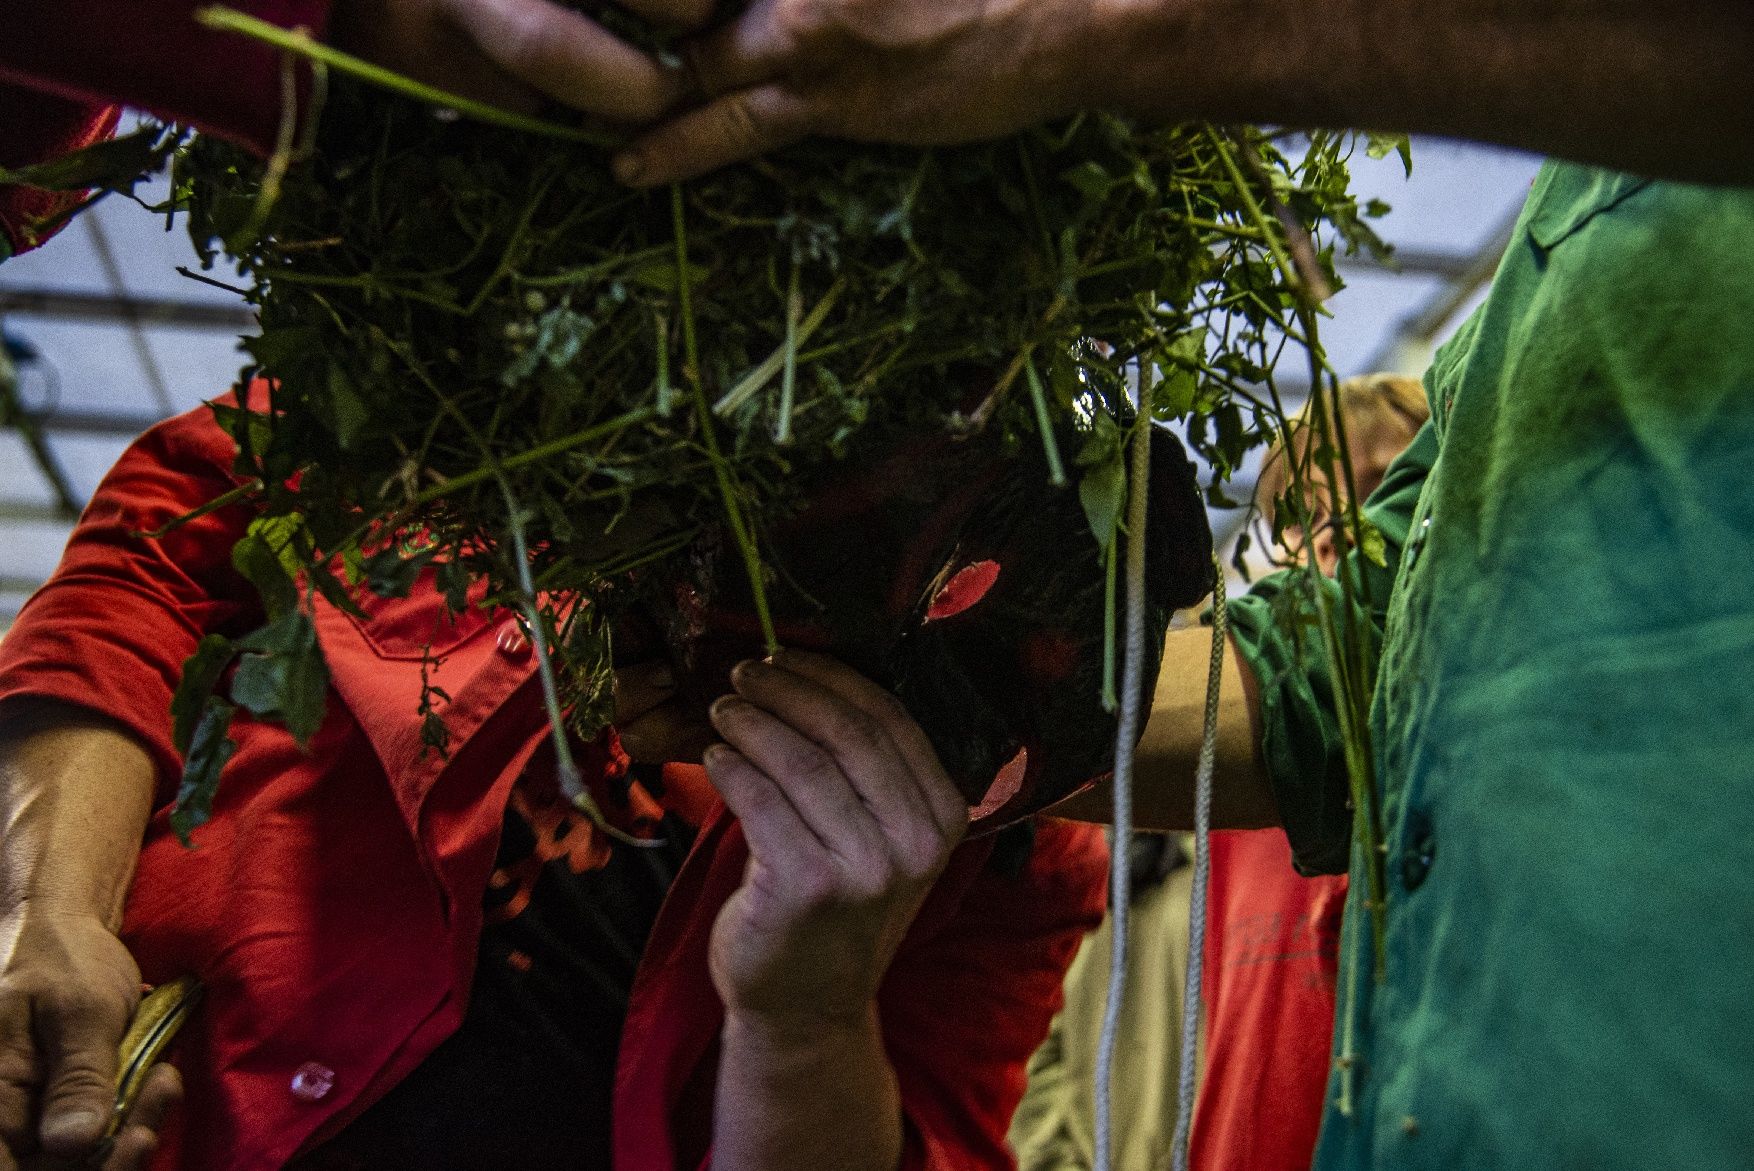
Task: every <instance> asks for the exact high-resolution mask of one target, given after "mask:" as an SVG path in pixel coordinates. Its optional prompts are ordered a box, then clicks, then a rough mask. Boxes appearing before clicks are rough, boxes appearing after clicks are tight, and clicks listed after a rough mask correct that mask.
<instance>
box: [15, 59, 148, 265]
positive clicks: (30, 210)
mask: <svg viewBox="0 0 1754 1171" xmlns="http://www.w3.org/2000/svg"><path fill="white" fill-rule="evenodd" d="M4 51H5V50H4V49H0V54H4ZM120 113H121V111H120V110H118V109H117V108H116V107H114V106H102V105H90V104H88V103H84V102H73V101H68V100H67V99H65V98H60V97H56V96H55V95H54V94H50V93H45V92H43V91H41V90H32V89H21V88H19V87H17V86H11V85H6V84H4V83H3V82H0V167H6V168H8V169H10V168H13V167H22V166H25V165H27V164H29V163H39V162H43V161H44V160H47V159H52V158H56V157H58V156H60V155H64V154H71V153H72V152H73V151H76V150H79V149H81V148H83V147H87V146H90V145H91V144H92V143H94V142H97V141H99V140H100V139H103V138H107V137H108V136H109V135H110V134H111V133H112V132H113V131H114V130H115V128H116V118H117V116H118V115H119V114H120ZM82 198H84V194H83V192H77V191H73V192H67V191H39V190H37V189H35V188H31V187H18V186H0V233H3V234H4V235H5V238H6V239H5V247H4V248H3V249H0V260H3V259H5V258H6V256H8V255H16V254H18V253H20V252H23V251H26V250H27V249H30V248H34V247H36V246H37V245H38V244H39V243H41V239H40V238H39V231H40V230H41V227H42V225H45V224H49V223H52V222H53V221H55V220H57V219H59V218H60V217H61V216H63V215H65V214H66V213H67V212H68V211H69V210H71V209H72V208H74V207H76V206H77V205H78V203H79V201H80V199H82Z"/></svg>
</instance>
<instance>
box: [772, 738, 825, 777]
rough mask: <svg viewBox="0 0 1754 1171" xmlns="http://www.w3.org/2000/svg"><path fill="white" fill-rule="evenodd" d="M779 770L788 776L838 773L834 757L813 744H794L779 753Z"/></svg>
mask: <svg viewBox="0 0 1754 1171" xmlns="http://www.w3.org/2000/svg"><path fill="white" fill-rule="evenodd" d="M779 763H780V770H781V772H782V773H783V774H784V775H786V776H788V777H805V778H812V777H827V776H832V775H836V774H838V773H839V771H840V770H839V769H838V768H837V767H836V766H835V763H834V758H833V757H831V756H829V754H828V753H827V752H825V751H823V750H822V749H821V748H820V747H818V746H817V745H815V744H809V743H805V744H796V745H793V746H791V747H789V748H787V749H786V750H785V751H784V752H783V753H781V755H780V762H779Z"/></svg>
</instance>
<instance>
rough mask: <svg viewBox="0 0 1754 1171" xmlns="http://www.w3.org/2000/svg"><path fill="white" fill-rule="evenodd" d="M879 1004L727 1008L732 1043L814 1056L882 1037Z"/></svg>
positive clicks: (727, 1025)
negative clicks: (834, 1007) (839, 1007)
mask: <svg viewBox="0 0 1754 1171" xmlns="http://www.w3.org/2000/svg"><path fill="white" fill-rule="evenodd" d="M881 1033H882V1030H881V1028H880V1026H879V1023H878V1017H877V1005H876V1002H874V1001H872V1002H868V1003H866V1004H864V1005H862V1006H859V1007H857V1008H848V1009H818V1008H808V1009H784V1010H775V1009H768V1008H760V1009H757V1008H750V1007H747V1006H737V1005H726V1006H725V1035H726V1038H727V1040H728V1041H729V1040H730V1039H731V1038H733V1037H735V1039H736V1040H737V1041H738V1042H740V1043H741V1044H745V1045H753V1046H758V1047H760V1048H762V1049H764V1050H768V1051H772V1052H790V1053H798V1054H803V1053H813V1052H822V1051H828V1050H833V1049H838V1048H840V1047H842V1046H844V1045H846V1044H847V1043H849V1042H854V1043H859V1042H863V1041H865V1040H867V1039H869V1038H870V1037H873V1036H881Z"/></svg>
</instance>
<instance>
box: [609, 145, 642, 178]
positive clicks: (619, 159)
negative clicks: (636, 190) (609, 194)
mask: <svg viewBox="0 0 1754 1171" xmlns="http://www.w3.org/2000/svg"><path fill="white" fill-rule="evenodd" d="M610 169H611V170H612V171H614V172H615V179H616V181H617V182H619V183H625V184H627V185H628V186H629V187H632V186H634V185H635V184H637V183H638V182H639V181H640V176H642V175H644V174H645V173H646V163H645V160H644V159H642V158H640V157H639V156H638V155H636V154H634V153H633V152H632V151H627V152H625V153H623V154H618V155H616V156H615V161H614V162H613V163H611V164H610Z"/></svg>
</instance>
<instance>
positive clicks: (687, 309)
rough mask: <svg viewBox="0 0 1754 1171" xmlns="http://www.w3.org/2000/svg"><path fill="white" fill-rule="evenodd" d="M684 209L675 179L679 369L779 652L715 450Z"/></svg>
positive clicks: (752, 588) (770, 640)
mask: <svg viewBox="0 0 1754 1171" xmlns="http://www.w3.org/2000/svg"><path fill="white" fill-rule="evenodd" d="M683 213H684V205H683V201H682V184H680V183H675V184H672V185H671V187H670V221H671V225H672V228H673V230H674V232H675V236H676V299H677V302H678V309H679V310H680V312H681V315H682V358H683V367H684V368H683V371H682V373H683V377H685V378H687V379H688V383H689V387H690V389H691V390H693V392H694V409H695V414H696V416H697V417H698V418H699V420H700V431H701V440H702V442H703V443H705V444H706V450H707V456H708V458H710V459H711V460H712V463H713V475H714V477H715V478H716V479H717V480H718V482H719V495H720V496H721V497H722V498H723V499H724V502H725V522H726V523H727V524H729V525H730V526H731V536H732V538H733V539H734V540H735V541H736V542H737V549H738V551H739V552H740V553H742V555H743V569H744V572H745V573H747V574H748V575H749V593H750V596H751V597H752V598H753V599H754V602H755V617H756V621H758V622H759V623H760V624H761V637H762V641H763V642H764V643H765V644H766V647H767V653H768V654H770V655H773V654H777V653H779V649H780V641H779V638H778V637H777V636H776V635H775V634H774V629H773V615H772V614H770V613H769V612H768V607H767V587H766V586H765V585H764V584H763V582H762V576H761V555H760V554H759V553H758V552H757V551H756V548H755V537H754V535H753V534H752V533H750V531H749V528H748V526H747V524H746V522H745V521H744V519H743V509H742V507H741V506H740V505H739V503H738V501H737V490H736V485H735V484H733V483H732V481H731V469H730V465H729V464H728V463H727V461H726V460H725V456H724V453H723V452H722V451H720V450H719V437H718V434H717V432H716V431H714V429H713V409H712V407H711V406H710V405H708V403H707V400H706V385H705V384H704V383H703V382H702V380H701V370H700V343H699V341H698V339H697V338H696V337H695V329H694V297H693V294H692V292H691V291H690V287H689V285H690V282H689V275H688V224H687V216H686V215H684V214H683Z"/></svg>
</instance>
